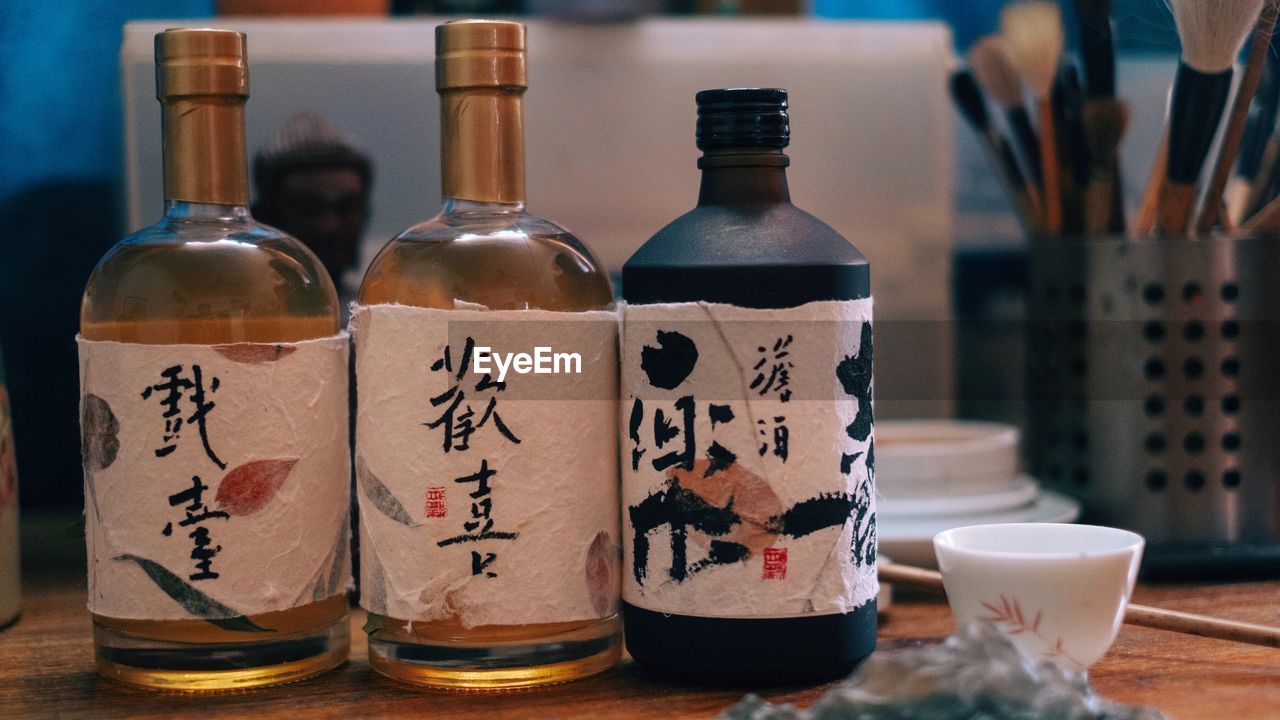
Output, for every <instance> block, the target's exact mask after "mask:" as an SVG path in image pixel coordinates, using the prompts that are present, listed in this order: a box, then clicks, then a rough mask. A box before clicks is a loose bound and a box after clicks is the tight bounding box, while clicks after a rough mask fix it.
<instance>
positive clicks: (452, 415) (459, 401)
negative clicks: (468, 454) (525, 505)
mask: <svg viewBox="0 0 1280 720" xmlns="http://www.w3.org/2000/svg"><path fill="white" fill-rule="evenodd" d="M475 345H476V344H475V340H474V339H473V338H467V340H466V343H465V345H464V346H463V350H462V357H461V359H460V360H459V361H458V362H457V363H456V365H457V370H456V371H455V370H454V365H455V363H454V362H453V357H452V353H451V350H450V347H449V346H448V345H446V346H445V348H444V355H443V356H442V357H440V358H438V359H437V360H436V361H435V362H434V363H432V364H431V371H432V372H440V371H444V372H447V373H455V372H456V374H454V376H453V379H454V381H455V382H453V383H451V384H450V385H449V388H448V389H447V390H445V391H444V392H443V393H440V394H439V395H436V396H435V397H432V398H431V407H433V408H439V407H441V406H444V409H443V410H442V411H441V413H440V415H439V416H438V417H437V418H435V419H434V420H430V421H428V422H425V423H423V425H426V426H427V427H429V428H431V429H433V430H434V429H436V428H441V427H442V428H443V429H444V441H443V443H444V444H443V447H444V451H445V452H446V453H447V452H451V451H453V450H458V451H462V450H466V449H468V448H470V447H471V444H470V442H471V435H472V434H473V433H475V432H476V431H477V430H479V429H480V428H482V427H484V426H485V425H486V424H488V423H489V422H490V421H492V422H493V425H494V427H495V428H496V429H497V431H498V432H500V433H502V435H503V437H505V438H506V439H507V440H508V441H510V442H513V443H516V444H519V443H520V438H518V437H516V435H515V433H513V432H511V429H510V428H508V427H507V424H506V423H505V422H503V421H502V416H501V415H500V414H498V398H497V397H496V395H495V396H490V397H489V398H488V403H487V404H486V405H485V406H484V411H483V412H482V413H481V414H480V419H479V420H474V418H475V415H476V411H475V409H474V407H473V406H472V404H471V403H470V402H468V401H467V394H466V392H465V391H464V390H462V388H461V387H459V385H458V383H460V382H461V381H462V378H463V376H465V375H466V374H467V368H469V367H471V356H472V354H473V353H474V352H475ZM506 388H507V384H506V383H505V382H496V381H494V379H493V376H492V375H490V374H489V373H485V374H484V375H483V376H481V378H480V380H479V381H478V382H476V384H475V386H474V389H473V392H475V393H476V394H480V393H484V392H486V391H488V390H493V391H494V393H498V392H502V391H503V390H505V389H506Z"/></svg>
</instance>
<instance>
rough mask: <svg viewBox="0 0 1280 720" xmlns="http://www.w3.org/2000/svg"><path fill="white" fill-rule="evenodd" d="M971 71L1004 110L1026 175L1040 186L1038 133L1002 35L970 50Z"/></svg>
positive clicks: (982, 41) (983, 40)
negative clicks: (1024, 101) (1033, 126)
mask: <svg viewBox="0 0 1280 720" xmlns="http://www.w3.org/2000/svg"><path fill="white" fill-rule="evenodd" d="M967 59H968V61H969V70H970V71H971V72H972V73H973V77H974V78H975V79H977V81H978V84H979V85H980V86H982V89H983V90H985V91H986V93H987V95H988V96H990V97H991V98H993V99H994V100H995V101H996V104H997V105H999V106H1000V107H1001V108H1003V109H1004V113H1005V122H1006V123H1007V124H1008V126H1009V130H1010V132H1011V133H1012V134H1013V142H1014V144H1015V145H1016V146H1017V149H1018V153H1019V154H1020V155H1021V156H1022V161H1023V162H1024V163H1025V164H1026V165H1025V166H1026V168H1027V173H1028V174H1029V175H1030V176H1031V177H1032V178H1034V180H1035V183H1036V185H1041V184H1042V180H1041V178H1042V177H1043V175H1042V174H1041V169H1040V146H1039V144H1038V143H1039V140H1037V139H1036V131H1035V129H1034V128H1032V127H1031V116H1030V115H1029V114H1027V106H1026V105H1025V104H1024V103H1023V102H1022V79H1021V78H1019V77H1018V71H1017V70H1014V69H1013V64H1012V63H1011V62H1010V61H1009V53H1008V50H1007V49H1006V48H1005V46H1004V41H1003V40H1001V39H1000V36H999V35H987V36H986V37H984V38H982V39H980V40H978V42H976V43H974V44H973V47H971V48H969V53H968V55H967Z"/></svg>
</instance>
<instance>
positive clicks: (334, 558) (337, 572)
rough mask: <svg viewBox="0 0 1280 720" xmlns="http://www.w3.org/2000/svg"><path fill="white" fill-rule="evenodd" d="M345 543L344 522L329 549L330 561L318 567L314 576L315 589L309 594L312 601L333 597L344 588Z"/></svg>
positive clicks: (346, 539) (345, 531)
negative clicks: (317, 571)
mask: <svg viewBox="0 0 1280 720" xmlns="http://www.w3.org/2000/svg"><path fill="white" fill-rule="evenodd" d="M347 545H348V538H347V528H346V525H345V523H344V525H343V527H342V528H340V529H339V530H338V539H337V541H336V542H335V543H334V545H333V550H331V551H329V558H331V561H330V562H329V564H328V565H327V566H325V567H321V568H320V571H319V573H318V575H317V577H316V583H315V590H314V591H313V592H312V596H311V599H312V601H320V600H323V599H325V598H328V597H333V596H334V595H337V594H338V593H339V592H340V591H342V590H345V589H346V580H347V579H348V577H349V576H348V573H347V572H346V569H347Z"/></svg>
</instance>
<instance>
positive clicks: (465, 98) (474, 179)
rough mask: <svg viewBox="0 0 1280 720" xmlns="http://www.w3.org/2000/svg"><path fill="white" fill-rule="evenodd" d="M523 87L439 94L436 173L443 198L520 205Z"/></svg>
mask: <svg viewBox="0 0 1280 720" xmlns="http://www.w3.org/2000/svg"><path fill="white" fill-rule="evenodd" d="M523 93H524V88H514V87H513V88H508V87H477V88H458V89H448V90H443V91H441V92H440V139H441V143H440V173H441V178H440V180H441V190H442V191H443V194H444V196H445V198H447V199H452V200H454V201H470V202H475V203H486V204H487V203H494V204H499V205H523V203H524V199H525V196H524V116H523V114H522V108H521V95H522V94H523Z"/></svg>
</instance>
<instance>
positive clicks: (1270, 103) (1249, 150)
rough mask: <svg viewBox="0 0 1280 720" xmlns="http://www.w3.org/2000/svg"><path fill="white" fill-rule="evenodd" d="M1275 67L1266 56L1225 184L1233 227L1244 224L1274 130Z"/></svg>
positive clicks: (1279, 79) (1278, 79)
mask: <svg viewBox="0 0 1280 720" xmlns="http://www.w3.org/2000/svg"><path fill="white" fill-rule="evenodd" d="M1272 37H1273V38H1274V36H1272ZM1276 66H1277V63H1276V60H1275V57H1274V56H1273V55H1272V54H1271V53H1268V54H1267V60H1266V61H1265V62H1264V63H1263V65H1262V79H1261V81H1259V83H1258V91H1257V93H1256V94H1255V95H1254V98H1253V103H1252V104H1251V105H1250V106H1249V117H1248V119H1247V120H1246V121H1245V126H1244V135H1243V137H1242V138H1241V140H1240V154H1239V155H1238V156H1237V158H1236V172H1235V175H1234V176H1233V177H1232V178H1231V180H1230V181H1229V182H1228V183H1227V189H1226V193H1225V201H1226V205H1227V215H1228V217H1229V218H1230V219H1231V221H1232V222H1235V223H1236V224H1239V223H1240V222H1241V221H1243V220H1244V212H1245V206H1246V204H1247V202H1248V200H1249V195H1250V190H1251V188H1252V186H1253V183H1254V181H1255V180H1256V179H1257V178H1258V171H1259V169H1260V168H1261V166H1262V158H1263V156H1264V155H1265V154H1266V153H1265V149H1264V148H1266V146H1267V144H1268V140H1269V139H1270V138H1271V134H1272V130H1273V129H1274V128H1275V126H1276V107H1277V102H1280V73H1277V67H1276ZM1277 150H1280V148H1277Z"/></svg>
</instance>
